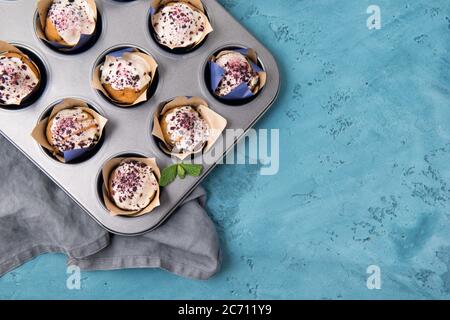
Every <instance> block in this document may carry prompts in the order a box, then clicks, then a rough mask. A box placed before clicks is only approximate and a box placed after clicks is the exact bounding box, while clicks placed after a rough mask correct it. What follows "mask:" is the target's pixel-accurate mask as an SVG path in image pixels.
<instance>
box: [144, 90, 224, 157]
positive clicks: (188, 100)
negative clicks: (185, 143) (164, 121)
mask: <svg viewBox="0 0 450 320" xmlns="http://www.w3.org/2000/svg"><path fill="white" fill-rule="evenodd" d="M182 106H191V107H193V108H194V109H195V110H197V112H198V113H199V114H200V116H201V117H202V118H203V119H204V120H205V121H206V123H207V124H208V127H209V137H208V141H207V142H206V144H205V145H204V146H203V148H200V149H199V150H198V151H196V152H191V153H173V152H172V147H171V146H170V144H169V143H167V142H166V140H165V138H164V134H163V132H162V129H161V124H160V122H159V121H160V118H161V116H162V115H164V114H165V113H166V112H167V111H169V110H171V109H173V108H177V107H182ZM226 127H227V120H226V119H225V118H224V117H222V116H221V115H219V114H218V113H216V112H214V111H213V110H211V109H210V108H209V107H208V104H207V103H206V101H205V100H203V99H202V98H199V97H177V98H175V99H174V100H172V101H170V102H168V103H166V104H165V105H164V106H163V107H162V109H161V111H159V112H158V111H156V112H155V113H154V115H153V131H152V135H153V136H155V137H157V138H158V139H159V140H161V142H162V143H163V145H162V150H163V151H164V152H165V153H167V154H169V155H172V156H175V157H177V158H178V159H180V160H184V159H186V158H187V157H188V156H190V155H192V154H197V153H200V152H203V151H204V152H208V151H209V150H210V149H211V148H212V147H213V145H214V143H216V141H217V140H218V139H219V137H220V135H221V134H222V132H223V131H224V130H225V128H226Z"/></svg>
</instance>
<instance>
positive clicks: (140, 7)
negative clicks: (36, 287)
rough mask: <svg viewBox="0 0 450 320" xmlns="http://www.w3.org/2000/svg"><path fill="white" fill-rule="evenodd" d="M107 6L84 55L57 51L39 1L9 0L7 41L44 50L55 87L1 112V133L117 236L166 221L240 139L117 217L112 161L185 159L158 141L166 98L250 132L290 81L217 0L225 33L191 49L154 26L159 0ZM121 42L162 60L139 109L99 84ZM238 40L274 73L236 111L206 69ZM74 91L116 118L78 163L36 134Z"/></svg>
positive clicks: (0, 24)
mask: <svg viewBox="0 0 450 320" xmlns="http://www.w3.org/2000/svg"><path fill="white" fill-rule="evenodd" d="M97 2H98V3H97V4H98V5H99V7H100V9H101V13H102V17H103V27H104V28H103V31H102V35H101V37H100V38H99V40H98V41H97V42H96V44H95V46H93V47H91V48H90V49H89V50H87V51H85V52H83V53H82V54H78V55H64V54H59V53H57V52H54V51H53V50H50V49H49V48H48V47H47V45H46V44H45V43H43V42H42V41H41V40H40V39H39V38H37V37H36V35H35V32H34V18H35V12H36V7H35V2H33V1H12V2H10V3H7V4H5V2H0V10H3V12H7V14H6V15H4V16H3V17H2V19H0V29H1V30H8V33H7V34H6V36H5V37H7V38H6V39H2V40H6V41H8V42H10V43H15V44H20V45H21V46H22V45H23V47H25V48H28V49H30V50H31V51H32V52H35V53H36V54H37V56H38V57H40V58H41V60H42V61H43V64H44V65H45V66H46V67H47V68H46V70H47V75H48V80H47V86H46V89H45V91H44V92H43V94H42V95H41V96H40V98H39V100H37V101H36V102H35V103H33V104H32V105H30V107H27V108H24V109H22V110H20V111H11V110H4V109H1V108H0V131H1V133H2V134H3V135H4V136H5V137H6V138H7V139H8V140H9V141H11V142H12V143H13V144H14V145H15V146H16V147H17V148H19V149H20V150H21V151H22V152H23V154H24V155H25V156H27V157H28V158H29V159H30V160H31V161H33V162H34V163H35V164H36V165H37V166H38V167H39V168H40V169H41V170H42V171H43V172H45V173H46V174H47V175H48V176H49V177H50V178H51V179H52V180H53V181H54V182H55V183H56V184H57V185H58V186H60V187H61V188H62V189H63V190H64V191H65V192H66V193H67V194H68V195H69V196H70V197H71V198H72V199H73V200H74V201H75V202H76V203H78V204H79V205H80V206H81V207H82V208H83V209H84V210H85V211H86V212H87V213H88V214H89V215H90V216H91V217H92V218H93V219H94V220H95V221H97V222H98V223H99V224H100V225H101V226H103V227H104V228H105V229H107V230H108V231H110V232H113V233H117V234H121V235H127V236H134V235H139V234H143V233H145V232H149V231H152V230H155V229H156V228H158V227H159V226H161V224H163V223H164V221H166V220H167V219H168V218H169V217H170V216H171V214H172V213H173V212H174V211H175V210H176V209H177V207H179V206H180V205H181V204H182V203H183V201H184V200H185V199H186V198H187V197H188V196H189V195H190V193H191V192H192V191H193V190H194V189H195V188H196V187H197V186H198V185H199V184H200V183H201V181H202V180H203V179H204V178H205V177H206V176H207V175H208V174H209V173H210V172H211V171H212V169H213V168H214V167H215V165H216V163H218V162H221V160H222V157H223V156H224V155H225V154H226V152H227V151H229V150H231V149H232V148H233V147H234V145H235V139H233V140H232V141H228V140H230V139H222V136H221V137H220V138H219V139H218V140H217V142H216V143H215V144H214V147H213V148H212V149H211V150H208V151H205V150H204V151H203V153H201V154H196V155H194V156H192V157H188V158H186V159H184V161H185V162H186V161H191V160H192V161H194V162H195V163H201V164H202V165H203V171H202V174H201V176H199V177H190V176H189V177H186V178H185V179H184V180H181V179H177V180H175V181H174V182H173V183H172V184H170V185H169V186H167V187H164V188H162V189H161V192H160V206H158V207H156V208H155V209H154V210H153V211H151V212H150V213H148V214H145V215H142V216H139V217H123V216H112V215H111V214H110V212H109V211H108V209H107V208H106V206H105V204H104V200H103V199H102V198H101V197H100V195H101V193H99V191H101V189H100V190H99V181H100V180H101V179H102V178H100V175H101V171H102V168H103V165H104V164H105V163H107V161H108V160H110V159H113V158H117V157H123V156H125V157H129V156H133V155H138V156H142V157H145V158H155V159H156V162H157V164H158V167H159V168H160V169H161V170H162V169H164V168H166V167H167V166H170V165H172V164H173V163H174V162H179V161H181V160H180V159H175V158H174V159H173V158H172V157H171V156H170V155H168V154H165V153H164V152H163V151H161V149H160V147H159V145H158V140H157V139H154V137H153V136H152V129H153V127H152V125H153V116H154V114H155V112H157V111H158V110H160V107H161V105H163V104H165V102H167V101H170V100H172V99H173V98H174V97H177V96H197V97H200V98H202V99H203V100H205V101H206V102H207V103H208V106H209V108H210V109H211V110H212V111H214V112H216V113H217V114H219V115H221V116H222V117H223V118H224V119H226V121H227V126H226V129H227V130H228V129H236V130H239V131H240V132H242V136H243V135H244V134H245V132H246V131H247V130H249V129H250V128H251V127H252V126H253V125H254V124H255V123H256V122H257V121H258V119H260V118H261V117H262V116H263V115H264V113H265V112H266V111H267V110H268V109H269V108H270V106H271V105H272V103H273V102H274V100H275V99H276V97H277V95H278V92H279V85H280V78H279V71H278V68H277V64H276V62H275V60H274V58H273V57H272V55H271V54H270V53H269V51H268V50H267V49H266V48H264V46H263V45H261V43H259V42H258V41H257V40H256V39H255V38H254V37H252V36H251V35H250V34H249V33H248V32H247V31H246V30H245V29H244V28H243V27H242V26H241V25H240V24H239V23H238V22H237V21H236V20H235V19H233V18H232V17H231V16H230V15H229V14H228V13H227V12H226V11H225V10H224V8H223V7H222V6H221V5H220V4H219V3H218V2H217V1H215V0H203V4H204V6H205V8H207V12H208V15H209V17H210V21H211V23H212V26H213V28H214V30H215V32H212V33H211V34H209V36H208V39H207V41H205V42H204V43H203V44H202V45H201V46H199V47H198V48H197V49H196V50H195V52H192V53H189V54H182V55H176V54H171V53H168V52H166V51H164V50H162V49H161V48H160V47H159V45H158V44H157V43H156V42H155V41H153V40H152V38H151V37H150V35H149V33H148V32H146V30H147V29H148V12H149V11H150V6H151V2H150V1H148V0H135V1H131V2H127V3H121V2H118V1H113V0H108V1H101V2H100V1H97ZM125 9H126V10H125ZM12 26H13V27H12ZM118 45H119V46H133V47H137V48H139V49H142V50H144V52H146V53H148V54H150V55H151V56H153V57H154V59H155V61H157V62H158V81H157V82H156V87H155V90H154V92H153V93H152V94H151V98H150V99H149V100H147V101H145V102H142V103H141V104H139V106H138V107H127V108H121V107H117V106H116V105H114V104H112V103H111V102H110V101H109V100H106V99H104V97H102V95H101V94H99V93H98V92H97V90H95V89H93V88H92V86H91V79H92V77H91V76H92V70H93V67H94V66H95V65H96V64H97V62H98V59H99V57H101V56H102V55H103V54H104V53H105V52H107V51H108V50H110V49H112V48H117V46H118ZM232 46H242V47H247V48H253V49H254V50H255V51H256V52H257V53H258V57H259V59H260V61H261V62H262V64H263V67H264V70H265V71H266V73H267V76H268V81H267V83H266V85H265V87H264V89H263V90H262V91H260V92H259V94H258V95H257V96H256V97H255V98H254V99H253V100H252V101H250V102H248V103H245V104H242V105H239V106H233V107H231V106H230V105H228V104H226V103H224V102H222V101H220V100H217V99H216V97H214V96H213V95H212V94H211V92H210V90H209V89H208V87H207V85H206V82H205V68H206V63H207V61H208V59H209V57H210V56H211V55H213V54H214V53H216V52H217V51H218V50H220V49H222V48H227V47H232ZM43 53H45V55H44V54H43ZM64 97H81V99H83V100H85V101H86V102H88V104H89V105H91V106H92V107H93V108H94V109H95V110H97V111H98V112H99V113H100V114H101V115H103V116H104V117H105V118H107V119H108V124H107V126H106V129H105V132H104V134H103V137H102V141H103V142H102V144H101V145H100V148H99V149H98V150H97V151H96V153H95V155H93V156H92V158H90V159H86V161H80V162H75V163H74V164H73V163H72V164H70V165H69V164H64V163H61V162H59V161H57V160H55V159H54V158H53V157H52V156H51V154H48V153H47V152H46V151H44V150H43V148H42V147H41V146H40V145H39V144H38V143H36V141H35V140H34V139H33V138H32V137H31V136H30V134H31V132H32V130H33V128H34V127H35V126H36V123H37V122H38V121H39V120H40V119H42V118H43V117H45V115H46V112H48V110H49V108H50V107H51V106H53V105H54V103H55V101H59V100H60V99H61V98H64ZM238 138H239V137H238ZM205 159H207V160H205ZM212 192H214V190H212Z"/></svg>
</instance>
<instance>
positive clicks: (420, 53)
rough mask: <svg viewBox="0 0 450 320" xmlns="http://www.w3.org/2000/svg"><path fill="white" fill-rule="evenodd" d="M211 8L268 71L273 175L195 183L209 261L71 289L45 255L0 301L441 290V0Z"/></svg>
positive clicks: (444, 259) (448, 137)
mask: <svg viewBox="0 0 450 320" xmlns="http://www.w3.org/2000/svg"><path fill="white" fill-rule="evenodd" d="M220 2H221V3H222V4H223V5H224V6H225V7H226V8H227V9H228V10H229V11H231V13H232V14H233V15H234V16H235V17H236V18H237V19H238V20H240V21H241V22H242V23H243V24H244V25H245V26H246V27H247V28H248V29H249V30H251V32H252V33H254V34H255V35H256V36H257V38H259V39H260V40H261V41H262V42H263V43H265V44H266V45H267V47H268V48H269V49H270V50H271V51H272V52H273V54H274V55H275V56H276V58H277V60H278V62H279V66H280V69H281V71H282V77H283V85H282V91H281V95H280V98H279V100H278V102H277V103H276V105H275V106H274V107H273V109H272V110H271V111H270V112H269V113H268V114H267V115H266V116H265V118H264V119H263V120H262V121H261V122H260V123H259V124H258V128H269V129H271V128H275V129H276V128H279V129H280V130H281V131H280V138H281V146H280V172H279V174H278V175H275V176H262V175H260V173H259V169H260V166H257V165H256V166H253V165H240V166H231V165H226V166H221V167H218V168H217V169H215V171H214V173H213V174H212V175H211V176H210V177H209V178H208V180H207V181H206V182H205V187H206V188H207V190H208V192H209V202H208V209H209V212H210V214H211V216H212V217H213V219H214V221H215V222H216V224H217V227H218V229H219V233H220V236H221V239H222V244H223V248H224V265H223V270H222V271H221V272H220V274H218V275H217V276H216V277H214V278H213V279H211V280H209V281H205V282H198V281H191V280H186V279H182V278H178V277H176V276H173V275H170V274H168V273H166V272H164V271H159V270H127V271H113V272H85V273H83V274H82V283H81V290H72V291H70V290H68V289H67V288H66V277H67V276H66V264H65V257H64V256H63V255H44V256H41V257H39V258H37V259H35V260H33V261H31V262H29V263H27V264H26V265H24V266H22V267H20V268H18V269H16V270H14V271H13V272H11V273H9V274H7V275H6V276H4V277H3V278H1V279H0V298H4V299H10V298H16V299H20V298H62V299H85V298H94V299H96V298H129V299H156V298H158V299H172V298H182V299H206V298H208V299H211V298H212V299H216V298H217V299H222V298H223V299H227V298H236V299H241V298H251V299H253V298H257V299H277V298H285V299H297V298H313V299H339V298H343V299H346V298H350V299H351V298H367V299H381V298H400V299H406V298H414V299H423V298H437V299H438V298H450V112H448V110H449V108H450V55H449V48H450V4H449V2H448V1H447V0H434V1H425V0H409V1H406V0H397V1H388V0H377V1H373V0H370V1H367V0H352V1H338V0H322V1H313V0H303V1H299V0H274V1H266V0H264V1H263V0H220ZM372 4H376V5H378V6H379V7H380V8H381V16H382V28H381V30H368V28H367V26H366V20H367V18H368V17H369V14H367V13H366V9H367V8H368V6H369V5H372ZM370 265H377V266H379V267H380V269H381V279H382V283H381V285H382V287H381V290H368V288H367V286H366V280H367V277H368V274H367V272H366V271H367V268H368V266H370ZM43 288H45V290H44V289H43Z"/></svg>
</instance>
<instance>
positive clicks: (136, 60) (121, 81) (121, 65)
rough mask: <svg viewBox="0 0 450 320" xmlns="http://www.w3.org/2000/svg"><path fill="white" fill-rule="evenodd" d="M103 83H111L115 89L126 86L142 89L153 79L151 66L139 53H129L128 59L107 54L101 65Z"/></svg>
mask: <svg viewBox="0 0 450 320" xmlns="http://www.w3.org/2000/svg"><path fill="white" fill-rule="evenodd" d="M100 71H101V79H100V81H101V82H102V83H103V84H110V85H111V87H112V88H113V89H114V90H123V89H125V88H129V89H134V90H135V91H140V90H141V89H142V88H144V87H145V86H147V85H148V84H149V83H150V81H151V76H150V66H149V65H148V63H147V61H145V59H143V58H142V57H140V56H138V55H133V54H131V55H128V56H127V59H124V58H115V57H113V56H110V55H108V56H106V60H105V63H104V64H103V65H102V66H101V67H100Z"/></svg>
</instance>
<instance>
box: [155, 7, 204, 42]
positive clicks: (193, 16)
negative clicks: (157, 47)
mask: <svg viewBox="0 0 450 320" xmlns="http://www.w3.org/2000/svg"><path fill="white" fill-rule="evenodd" d="M206 19H207V18H206V16H205V15H204V14H203V13H202V12H201V11H199V10H197V9H195V8H193V7H192V6H191V5H189V4H187V3H184V2H171V3H168V4H167V5H165V6H163V7H162V8H161V9H160V10H159V11H158V12H156V14H155V15H153V17H152V24H153V29H154V30H155V32H156V35H157V36H158V41H159V42H160V43H161V44H163V45H166V46H168V47H171V48H184V47H188V46H190V45H193V44H196V43H197V42H199V41H200V39H201V38H202V37H203V32H204V31H205V29H206V23H207V21H206Z"/></svg>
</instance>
